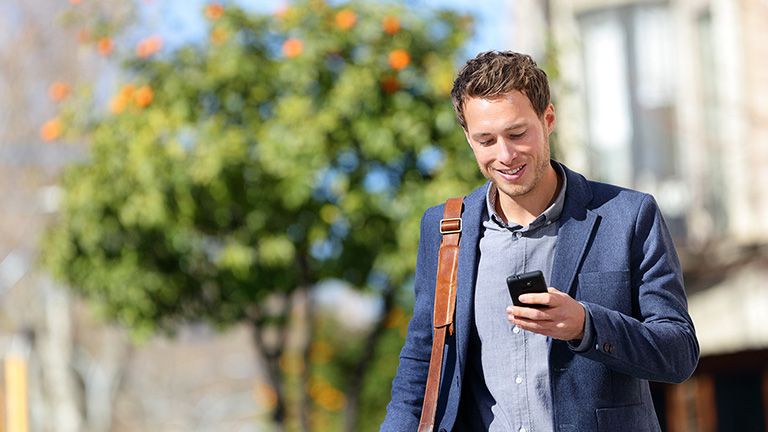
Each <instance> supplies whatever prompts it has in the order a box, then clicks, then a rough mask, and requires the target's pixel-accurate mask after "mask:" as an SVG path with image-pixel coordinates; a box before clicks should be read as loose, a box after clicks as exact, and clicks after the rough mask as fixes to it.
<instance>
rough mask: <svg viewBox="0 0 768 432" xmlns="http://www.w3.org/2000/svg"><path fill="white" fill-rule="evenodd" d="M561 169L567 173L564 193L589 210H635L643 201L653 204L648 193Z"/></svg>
mask: <svg viewBox="0 0 768 432" xmlns="http://www.w3.org/2000/svg"><path fill="white" fill-rule="evenodd" d="M563 167H564V168H565V170H566V172H567V173H568V189H567V192H566V193H567V194H569V195H571V197H572V198H574V199H576V201H577V202H580V203H583V204H584V205H586V207H588V208H590V209H591V210H598V209H614V208H619V209H627V208H632V207H635V208H636V207H639V206H640V205H641V204H642V203H643V202H645V201H649V202H653V197H651V195H650V194H648V193H645V192H641V191H637V190H634V189H630V188H627V187H623V186H619V185H615V184H611V183H605V182H601V181H597V180H590V179H587V178H586V177H584V175H582V174H580V173H578V172H575V171H571V170H569V169H568V168H567V167H565V166H563Z"/></svg>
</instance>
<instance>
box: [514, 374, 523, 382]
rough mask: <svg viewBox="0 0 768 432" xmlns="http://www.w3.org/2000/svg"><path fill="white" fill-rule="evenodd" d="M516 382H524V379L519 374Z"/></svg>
mask: <svg viewBox="0 0 768 432" xmlns="http://www.w3.org/2000/svg"><path fill="white" fill-rule="evenodd" d="M515 382H516V383H518V384H520V383H521V382H523V379H522V378H521V377H519V376H518V377H517V378H515Z"/></svg>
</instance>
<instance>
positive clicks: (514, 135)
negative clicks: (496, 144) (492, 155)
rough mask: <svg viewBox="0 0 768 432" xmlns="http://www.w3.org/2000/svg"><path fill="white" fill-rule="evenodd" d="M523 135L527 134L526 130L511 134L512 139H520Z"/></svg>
mask: <svg viewBox="0 0 768 432" xmlns="http://www.w3.org/2000/svg"><path fill="white" fill-rule="evenodd" d="M523 135H525V132H522V133H519V134H512V135H510V136H509V138H510V139H519V138H522V137H523Z"/></svg>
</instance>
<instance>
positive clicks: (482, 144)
mask: <svg viewBox="0 0 768 432" xmlns="http://www.w3.org/2000/svg"><path fill="white" fill-rule="evenodd" d="M477 143H478V144H480V145H481V146H488V145H491V144H493V140H487V141H478V142H477Z"/></svg>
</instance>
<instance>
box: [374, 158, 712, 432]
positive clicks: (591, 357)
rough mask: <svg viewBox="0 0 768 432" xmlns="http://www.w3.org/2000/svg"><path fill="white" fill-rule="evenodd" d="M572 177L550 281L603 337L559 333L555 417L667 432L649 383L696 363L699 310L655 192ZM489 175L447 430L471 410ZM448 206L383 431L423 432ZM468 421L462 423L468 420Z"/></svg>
mask: <svg viewBox="0 0 768 432" xmlns="http://www.w3.org/2000/svg"><path fill="white" fill-rule="evenodd" d="M564 169H565V172H566V176H567V178H568V188H567V190H566V197H565V207H564V209H563V213H562V215H561V219H560V228H559V231H558V237H557V245H556V246H555V257H554V263H553V269H552V276H551V281H549V284H550V285H551V286H553V287H555V288H557V289H559V290H561V291H564V292H567V293H569V294H570V295H571V296H572V297H574V298H575V299H577V300H579V301H580V302H582V303H583V304H584V305H585V307H586V308H587V309H588V311H589V313H590V314H591V317H592V325H593V330H594V338H595V339H594V343H592V344H591V347H590V348H589V349H588V350H587V351H585V352H578V353H577V352H574V351H573V350H572V349H571V348H570V347H569V346H568V344H567V343H566V342H564V341H559V340H552V341H551V342H550V351H549V368H550V382H551V387H552V388H551V390H552V398H553V413H552V416H553V424H554V425H555V430H556V431H558V432H560V431H617V430H631V431H658V430H659V423H658V420H657V418H656V414H655V411H654V408H653V403H652V401H651V394H650V390H649V387H648V381H649V380H652V381H663V382H674V383H677V382H681V381H684V380H685V379H687V378H688V377H689V376H690V375H691V374H692V373H693V370H694V369H695V367H696V364H697V362H698V358H699V345H698V341H697V340H696V334H695V331H694V327H693V323H692V321H691V318H690V316H689V315H688V311H687V301H686V297H685V291H684V288H683V280H682V272H681V270H680V263H679V261H678V258H677V254H676V252H675V249H674V246H673V244H672V239H671V237H670V235H669V232H668V231H667V227H666V225H665V223H664V220H663V219H662V216H661V213H660V212H659V209H658V207H657V205H656V202H655V201H654V199H653V197H652V196H650V195H648V194H644V193H641V192H637V191H632V190H629V189H624V188H620V187H617V186H612V185H607V184H604V183H598V182H593V181H588V180H587V179H585V178H584V177H583V176H581V175H580V174H578V173H575V172H573V171H571V170H569V169H567V168H565V167H564ZM488 186H489V183H486V184H485V185H484V186H482V187H481V188H479V189H477V190H475V191H474V192H472V193H471V194H470V195H468V196H467V197H466V198H465V200H464V213H463V215H462V217H463V231H462V238H461V250H460V253H459V269H458V287H457V294H456V318H455V332H454V334H453V336H450V337H448V338H447V340H446V345H445V354H444V363H443V376H442V379H441V383H440V395H439V399H438V407H437V416H436V422H435V430H436V431H438V430H439V431H441V432H443V431H445V432H447V431H451V430H454V428H456V430H460V429H462V427H461V426H458V425H460V424H465V422H466V419H461V417H462V415H466V414H463V413H464V412H466V411H465V410H460V409H459V408H460V402H461V394H462V389H463V388H465V387H468V386H467V384H466V383H464V382H463V380H464V378H463V377H464V372H465V370H466V367H467V358H468V357H467V347H468V345H469V342H470V341H469V338H470V337H474V338H476V337H477V336H471V335H472V334H473V333H475V334H476V332H472V331H471V330H472V326H473V325H474V323H473V319H474V318H473V317H474V311H473V308H474V291H475V280H476V276H477V264H478V258H479V254H478V245H479V240H480V236H481V233H482V231H481V230H482V220H483V215H484V213H486V203H485V197H486V191H487V188H488ZM442 215H443V205H440V206H436V207H432V208H430V209H428V210H427V211H426V212H425V213H424V216H423V218H422V221H421V238H420V240H419V252H418V257H417V261H416V276H415V291H416V302H415V305H414V311H413V318H412V319H411V322H410V324H409V326H408V335H407V337H406V341H405V345H404V346H403V349H402V351H401V353H400V365H399V367H398V370H397V375H396V376H395V379H394V381H393V382H392V400H391V402H390V403H389V405H388V406H387V414H386V417H385V419H384V423H383V424H382V426H381V430H382V431H393V432H394V431H397V432H402V431H415V430H416V429H417V427H418V422H419V417H420V415H421V405H422V400H423V397H424V388H425V385H426V378H427V368H428V365H429V357H430V351H431V347H432V314H433V304H434V290H435V277H436V273H437V255H438V248H439V245H440V232H439V221H440V219H441V218H442ZM457 420H458V421H457Z"/></svg>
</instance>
